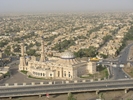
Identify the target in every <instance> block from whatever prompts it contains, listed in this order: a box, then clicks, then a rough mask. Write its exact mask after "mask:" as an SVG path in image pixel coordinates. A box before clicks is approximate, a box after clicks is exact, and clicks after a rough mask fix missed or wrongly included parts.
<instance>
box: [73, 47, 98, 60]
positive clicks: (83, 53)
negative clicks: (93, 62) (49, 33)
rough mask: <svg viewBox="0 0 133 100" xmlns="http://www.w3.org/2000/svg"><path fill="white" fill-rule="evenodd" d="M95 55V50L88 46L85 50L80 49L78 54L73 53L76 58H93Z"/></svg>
mask: <svg viewBox="0 0 133 100" xmlns="http://www.w3.org/2000/svg"><path fill="white" fill-rule="evenodd" d="M96 54H97V49H96V48H95V47H93V46H90V47H89V48H87V49H80V50H79V51H78V52H75V56H76V57H80V58H81V57H95V56H96Z"/></svg>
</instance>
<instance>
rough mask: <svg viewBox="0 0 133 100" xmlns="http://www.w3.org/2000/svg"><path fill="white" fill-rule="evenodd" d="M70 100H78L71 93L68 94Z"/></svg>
mask: <svg viewBox="0 0 133 100" xmlns="http://www.w3.org/2000/svg"><path fill="white" fill-rule="evenodd" d="M68 100H76V98H74V97H73V94H72V93H71V92H70V93H69V94H68Z"/></svg>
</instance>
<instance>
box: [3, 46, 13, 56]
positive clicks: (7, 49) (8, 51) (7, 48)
mask: <svg viewBox="0 0 133 100" xmlns="http://www.w3.org/2000/svg"><path fill="white" fill-rule="evenodd" d="M4 53H5V54H6V55H10V54H11V47H10V46H7V47H6V49H5V50H4Z"/></svg>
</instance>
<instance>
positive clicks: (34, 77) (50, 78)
mask: <svg viewBox="0 0 133 100" xmlns="http://www.w3.org/2000/svg"><path fill="white" fill-rule="evenodd" d="M28 77H29V78H34V79H45V80H48V79H46V78H39V77H33V76H31V75H29V76H28ZM50 79H52V78H50Z"/></svg>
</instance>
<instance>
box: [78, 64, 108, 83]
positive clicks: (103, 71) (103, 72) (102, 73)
mask: <svg viewBox="0 0 133 100" xmlns="http://www.w3.org/2000/svg"><path fill="white" fill-rule="evenodd" d="M96 70H97V73H95V74H88V75H86V76H82V77H81V78H88V79H94V80H98V79H104V78H108V71H107V67H104V66H102V65H98V66H97V69H96Z"/></svg>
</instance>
